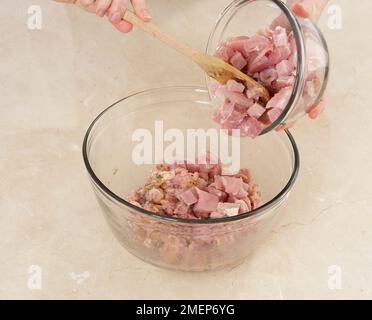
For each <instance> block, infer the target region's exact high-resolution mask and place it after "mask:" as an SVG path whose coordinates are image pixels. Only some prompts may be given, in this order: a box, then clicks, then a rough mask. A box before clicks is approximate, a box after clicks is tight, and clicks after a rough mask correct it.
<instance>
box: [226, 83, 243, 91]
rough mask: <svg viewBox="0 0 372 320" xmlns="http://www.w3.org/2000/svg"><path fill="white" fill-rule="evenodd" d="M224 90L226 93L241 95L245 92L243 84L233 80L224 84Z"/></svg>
mask: <svg viewBox="0 0 372 320" xmlns="http://www.w3.org/2000/svg"><path fill="white" fill-rule="evenodd" d="M226 88H227V90H228V91H231V92H238V93H243V92H244V90H245V86H244V84H242V83H240V82H237V81H235V80H229V81H227V83H226Z"/></svg>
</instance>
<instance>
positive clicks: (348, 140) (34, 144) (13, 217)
mask: <svg viewBox="0 0 372 320" xmlns="http://www.w3.org/2000/svg"><path fill="white" fill-rule="evenodd" d="M332 3H334V4H338V5H339V6H340V7H341V9H342V13H343V27H342V29H341V30H331V29H329V28H327V18H328V16H327V13H326V14H325V15H324V16H323V18H322V21H321V27H322V29H323V31H324V33H325V36H326V38H327V40H328V43H329V47H330V50H331V55H332V57H331V59H332V76H331V81H330V84H329V89H328V92H327V110H326V111H325V112H324V114H323V115H322V116H321V117H320V118H319V120H317V121H315V122H312V121H310V120H308V119H304V120H302V121H301V122H300V123H299V124H298V126H297V127H296V128H295V129H294V130H293V133H294V136H295V138H296V141H297V143H298V145H299V146H300V150H301V157H302V167H301V173H300V177H299V180H298V183H297V184H296V187H295V189H294V191H293V193H292V194H291V197H290V199H289V200H288V203H287V205H286V208H285V210H284V211H283V213H282V215H281V226H279V227H278V228H277V229H276V230H275V231H274V232H273V233H272V235H271V236H270V238H269V239H267V241H266V242H265V243H264V244H263V245H262V247H261V248H260V249H259V250H258V251H257V252H256V253H255V254H254V255H253V256H252V257H251V258H250V259H249V260H247V261H246V262H245V263H243V264H241V265H239V266H238V267H236V268H234V269H232V270H224V271H218V272H209V273H199V274H198V273H180V272H174V271H168V270H162V269H159V268H156V267H153V266H150V265H148V264H146V263H144V262H142V261H140V260H138V259H137V258H135V257H133V256H132V255H130V254H129V253H127V252H126V251H125V250H124V249H123V248H122V247H121V246H120V244H119V243H118V242H117V241H116V240H115V239H114V237H113V235H112V234H111V232H110V230H109V228H108V227H107V226H106V223H105V221H104V218H103V216H102V214H101V212H100V209H99V207H98V204H97V202H96V200H95V198H94V195H93V193H92V191H91V187H90V184H89V181H88V178H87V174H86V172H85V168H84V165H83V162H82V158H81V151H80V150H81V143H82V139H83V135H84V132H85V129H86V127H87V126H88V124H89V123H90V122H91V121H92V120H93V118H94V117H95V115H97V114H98V113H99V112H100V111H101V110H103V109H104V108H105V107H106V106H108V105H110V104H111V103H112V102H114V101H116V100H118V99H119V98H121V97H124V96H126V95H128V94H130V93H134V92H136V91H140V90H144V89H148V88H152V87H160V86H169V85H175V84H176V85H184V84H196V85H203V82H204V78H203V75H202V74H201V72H200V71H199V69H198V68H197V67H195V66H193V65H192V64H191V63H189V62H188V61H186V60H185V59H184V58H183V57H181V56H179V55H177V54H176V53H175V52H173V51H170V50H169V49H167V48H166V47H164V46H163V45H161V44H160V43H158V42H156V41H155V40H153V39H151V38H149V37H148V36H146V35H144V34H142V33H141V32H140V31H134V32H132V33H131V34H130V35H122V34H120V33H118V32H116V30H114V29H113V28H111V26H110V25H109V24H108V23H107V22H106V21H104V20H102V19H101V20H100V19H98V18H96V17H94V16H93V15H89V14H86V13H84V12H82V11H79V10H78V9H76V8H74V7H70V6H68V5H63V4H57V3H54V2H53V1H51V0H3V1H1V3H0V12H1V13H2V17H1V20H0V32H1V46H0V66H1V76H0V93H1V116H0V176H1V179H0V255H1V263H0V275H1V276H0V298H3V299H9V298H26V299H37V298H47V299H53V298H62V299H67V298H71V299H87V298H104V299H106V298H113V299H139V298H149V299H151V298H160V299H162V298H172V299H176V298H179V299H183V298H192V299H199V298H237V299H248V298H253V299H258V298H264V299H265V298H273V299H289V298H306V299H310V298H322V299H332V298H372V288H371V283H372V246H371V243H372V231H371V225H372V216H371V213H372V212H371V207H372V197H371V196H372V184H371V180H372V161H371V155H372V142H371V139H372V138H371V137H372V125H371V121H372V108H371V100H372V89H371V88H372V86H371V83H372V76H371V66H372V60H371V56H372V45H371V43H372V33H371V31H372V19H371V17H370V12H371V11H372V2H371V1H370V0H358V1H350V0H338V1H333V2H332ZM35 4H36V5H40V6H41V8H42V13H43V27H42V29H41V30H29V29H28V28H27V17H28V14H27V10H28V7H29V6H30V5H35ZM149 4H150V6H151V7H152V9H153V10H152V11H153V16H154V19H155V21H157V22H158V24H159V25H160V26H161V27H162V28H163V29H164V30H168V31H169V32H171V33H173V34H174V35H176V36H177V37H179V38H181V39H183V40H184V41H186V42H188V43H190V44H192V45H193V46H194V47H196V48H199V49H200V50H203V49H204V47H205V44H206V40H207V37H208V34H209V31H210V30H211V28H212V25H213V22H214V20H215V19H216V17H217V15H218V13H219V12H220V10H221V9H222V8H223V7H224V6H226V5H227V4H228V1H227V0H213V1H212V0H186V1H183V0H182V1H181V0H157V1H155V0H153V1H151V0H149ZM32 265H37V266H39V267H40V268H41V270H42V289H41V290H30V289H29V288H28V286H27V279H28V271H29V268H30V266H32ZM334 265H336V266H338V267H339V268H340V270H341V271H342V288H340V289H337V290H332V289H330V288H329V285H328V284H329V279H330V274H329V271H332V268H331V269H329V268H330V267H331V266H334ZM84 271H88V272H89V276H88V277H87V278H85V280H84V281H80V282H79V281H76V280H74V279H72V277H71V273H72V272H74V273H76V274H80V273H83V272H84ZM86 274H87V273H86ZM87 275H88V274H87Z"/></svg>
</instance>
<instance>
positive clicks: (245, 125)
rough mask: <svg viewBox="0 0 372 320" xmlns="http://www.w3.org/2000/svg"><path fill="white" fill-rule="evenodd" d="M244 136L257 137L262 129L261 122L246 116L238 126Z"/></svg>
mask: <svg viewBox="0 0 372 320" xmlns="http://www.w3.org/2000/svg"><path fill="white" fill-rule="evenodd" d="M237 128H238V129H239V130H240V135H241V136H242V137H251V138H255V137H257V136H258V135H259V134H260V133H261V131H262V125H261V123H260V122H259V121H258V120H257V119H255V118H250V117H248V118H245V119H244V120H243V121H242V122H241V123H240V125H239V126H238V127H237Z"/></svg>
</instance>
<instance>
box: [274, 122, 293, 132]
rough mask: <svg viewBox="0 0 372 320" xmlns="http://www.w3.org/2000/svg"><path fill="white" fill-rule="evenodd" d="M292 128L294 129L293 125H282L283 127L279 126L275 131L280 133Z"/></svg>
mask: <svg viewBox="0 0 372 320" xmlns="http://www.w3.org/2000/svg"><path fill="white" fill-rule="evenodd" d="M292 127H293V124H281V125H279V126H278V127H277V128H276V129H275V131H278V132H280V131H283V130H285V129H290V128H292Z"/></svg>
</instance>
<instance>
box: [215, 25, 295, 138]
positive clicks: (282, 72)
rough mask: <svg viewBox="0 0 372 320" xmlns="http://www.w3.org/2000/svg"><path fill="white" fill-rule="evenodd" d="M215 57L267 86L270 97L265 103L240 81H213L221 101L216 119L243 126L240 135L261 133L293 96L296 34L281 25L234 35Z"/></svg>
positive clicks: (229, 126) (226, 126)
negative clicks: (252, 34)
mask: <svg viewBox="0 0 372 320" xmlns="http://www.w3.org/2000/svg"><path fill="white" fill-rule="evenodd" d="M216 56H217V57H219V58H221V59H223V60H224V61H225V62H227V63H230V64H231V65H233V66H234V67H236V68H238V69H240V70H241V71H242V72H244V73H246V74H248V75H250V76H251V77H253V78H254V79H255V80H256V81H258V82H259V83H261V84H262V85H264V86H265V87H266V88H267V89H268V91H269V93H270V94H271V99H270V100H269V102H268V103H267V104H266V106H264V105H263V104H262V102H261V100H260V98H259V96H258V94H257V92H254V90H252V89H249V88H246V86H245V85H243V84H242V83H239V82H238V81H235V80H229V81H228V82H227V84H226V85H220V84H218V83H217V82H213V85H212V91H213V92H214V94H215V96H216V97H217V98H218V99H219V101H220V102H221V103H220V104H219V105H218V108H217V110H216V112H215V114H214V120H215V121H216V122H218V123H219V124H220V125H221V127H222V128H223V129H230V130H231V129H240V134H241V136H249V137H256V136H258V135H259V134H260V133H261V131H262V129H263V126H264V125H268V124H271V123H273V122H274V121H275V120H276V119H277V118H278V117H279V115H280V114H281V112H282V111H283V110H284V108H285V107H286V105H287V103H288V101H289V98H290V96H291V93H292V89H293V84H294V80H295V75H296V63H297V50H296V43H295V39H294V37H293V33H292V32H291V33H288V32H287V30H286V29H285V28H283V27H280V26H278V27H276V28H275V29H274V30H271V29H267V30H264V31H262V30H261V31H259V32H258V33H257V34H255V35H254V36H252V37H246V36H240V37H235V38H233V39H230V40H228V41H225V42H223V43H222V44H221V45H220V46H219V48H218V49H217V51H216Z"/></svg>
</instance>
